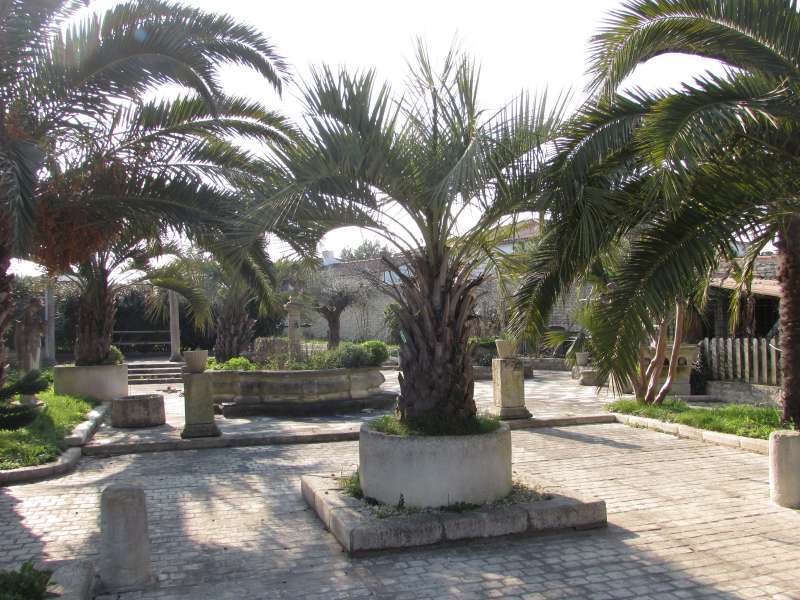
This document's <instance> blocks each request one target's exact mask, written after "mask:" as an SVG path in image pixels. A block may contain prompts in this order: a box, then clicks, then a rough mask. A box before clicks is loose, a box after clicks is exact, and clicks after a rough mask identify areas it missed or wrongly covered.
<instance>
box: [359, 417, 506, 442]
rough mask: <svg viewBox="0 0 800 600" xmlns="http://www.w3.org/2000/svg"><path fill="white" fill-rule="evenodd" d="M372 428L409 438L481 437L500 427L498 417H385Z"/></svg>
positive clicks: (371, 423)
mask: <svg viewBox="0 0 800 600" xmlns="http://www.w3.org/2000/svg"><path fill="white" fill-rule="evenodd" d="M370 427H371V428H372V429H373V430H375V431H378V432H380V433H387V434H389V435H399V436H402V437H409V436H414V435H431V436H436V435H479V434H482V433H491V432H492V431H495V430H496V429H497V428H498V427H500V419H498V418H496V417H484V416H479V417H472V418H469V419H458V420H455V421H453V420H450V419H431V418H424V419H408V420H407V421H401V420H400V419H398V418H397V417H393V416H389V415H387V416H385V417H381V418H380V419H375V420H374V421H371V422H370Z"/></svg>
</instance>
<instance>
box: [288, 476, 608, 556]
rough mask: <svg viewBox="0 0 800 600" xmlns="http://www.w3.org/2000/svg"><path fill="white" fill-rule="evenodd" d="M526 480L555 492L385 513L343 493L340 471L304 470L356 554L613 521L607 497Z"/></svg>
mask: <svg viewBox="0 0 800 600" xmlns="http://www.w3.org/2000/svg"><path fill="white" fill-rule="evenodd" d="M525 483H526V484H528V485H531V486H532V487H536V488H539V489H544V491H545V492H546V493H547V494H548V495H549V496H550V498H549V499H547V500H538V501H532V502H520V503H518V504H510V505H506V506H502V505H500V506H498V505H489V506H484V507H481V508H477V509H475V510H472V511H464V512H462V513H456V512H450V513H448V512H446V511H442V512H428V511H421V512H419V513H414V514H409V515H402V516H400V515H398V516H393V517H388V518H383V519H382V518H379V517H378V516H376V515H372V514H369V512H368V511H367V510H365V503H364V502H363V501H360V500H355V499H354V498H350V497H349V496H346V495H345V494H343V493H342V492H341V490H340V489H339V486H338V484H337V482H336V478H335V477H332V476H329V475H303V476H302V477H301V478H300V489H301V493H302V495H303V498H304V499H305V501H306V503H307V504H308V505H309V507H310V508H311V509H312V510H313V511H314V512H315V513H316V514H317V516H318V517H319V519H320V520H321V521H322V523H323V525H324V526H325V528H326V529H327V530H328V531H330V532H331V533H332V534H333V536H334V537H335V538H336V541H338V542H339V544H340V545H341V546H342V548H343V549H344V550H345V551H346V552H347V553H348V554H350V555H360V554H363V553H366V552H370V551H375V550H386V549H391V548H411V547H414V546H428V545H430V544H447V543H452V542H457V541H459V540H467V539H476V538H489V537H496V536H504V535H525V534H534V533H539V532H543V531H552V530H560V529H593V528H596V527H605V526H606V525H607V516H606V503H605V501H604V500H601V499H599V498H595V497H588V496H582V495H578V494H577V493H575V492H573V491H571V490H569V489H567V488H564V487H563V486H551V485H547V483H546V482H541V481H538V482H536V481H525Z"/></svg>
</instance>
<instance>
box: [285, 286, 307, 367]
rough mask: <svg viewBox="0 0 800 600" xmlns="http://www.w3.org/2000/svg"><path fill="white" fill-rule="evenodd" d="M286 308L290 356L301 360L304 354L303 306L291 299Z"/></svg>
mask: <svg viewBox="0 0 800 600" xmlns="http://www.w3.org/2000/svg"><path fill="white" fill-rule="evenodd" d="M284 308H285V309H286V334H287V335H288V337H289V356H291V357H292V360H300V359H301V358H302V353H303V352H302V351H303V347H302V344H301V343H300V308H302V306H301V304H300V303H299V302H295V301H294V300H292V299H291V298H289V301H288V302H287V303H286V304H285V305H284Z"/></svg>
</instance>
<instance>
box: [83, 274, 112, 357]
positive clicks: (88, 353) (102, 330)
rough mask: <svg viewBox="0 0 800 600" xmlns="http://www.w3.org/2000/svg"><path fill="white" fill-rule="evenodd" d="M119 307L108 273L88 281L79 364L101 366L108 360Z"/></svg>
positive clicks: (85, 293) (84, 294) (84, 298)
mask: <svg viewBox="0 0 800 600" xmlns="http://www.w3.org/2000/svg"><path fill="white" fill-rule="evenodd" d="M116 312H117V306H116V301H115V299H114V294H113V291H112V290H111V286H110V285H109V282H108V278H107V276H106V275H105V274H101V275H99V276H98V277H97V278H96V279H93V280H91V281H89V282H87V285H86V288H85V289H84V290H83V293H82V294H81V298H80V300H79V304H78V332H77V333H78V335H77V339H76V340H75V364H76V365H100V364H103V363H105V362H107V361H108V359H109V354H110V353H111V338H112V336H113V334H114V318H115V316H116Z"/></svg>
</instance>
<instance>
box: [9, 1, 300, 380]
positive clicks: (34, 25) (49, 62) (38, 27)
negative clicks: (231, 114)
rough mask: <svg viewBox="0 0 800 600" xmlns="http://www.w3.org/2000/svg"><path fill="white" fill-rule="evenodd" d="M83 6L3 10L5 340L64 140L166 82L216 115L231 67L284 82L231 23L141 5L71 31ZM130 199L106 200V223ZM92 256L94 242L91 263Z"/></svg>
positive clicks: (249, 35)
mask: <svg viewBox="0 0 800 600" xmlns="http://www.w3.org/2000/svg"><path fill="white" fill-rule="evenodd" d="M83 5H84V3H83V2H78V1H72V0H53V1H41V2H39V1H35V2H32V1H29V0H9V1H7V2H4V3H3V4H2V6H0V337H2V336H4V335H5V333H6V331H7V329H8V326H9V319H10V315H11V313H12V309H13V298H12V295H11V281H12V279H11V276H10V275H9V274H8V268H9V264H10V260H11V258H12V256H14V255H15V254H16V255H24V254H25V253H26V252H28V251H29V249H30V248H29V242H30V239H31V232H32V230H33V229H34V225H35V223H36V220H37V204H38V195H37V190H38V180H39V175H40V173H42V172H43V171H44V172H47V171H49V170H51V169H52V168H53V167H54V165H57V164H58V161H59V159H61V158H63V157H65V156H69V152H70V151H71V150H73V149H71V148H70V147H69V144H68V143H67V146H66V147H65V146H64V144H63V143H62V140H64V139H65V138H66V137H68V136H69V134H70V133H81V132H85V131H87V130H89V129H91V128H92V126H93V124H94V123H95V122H96V121H98V120H100V121H103V120H105V119H107V118H108V117H109V115H113V114H115V113H116V112H117V111H118V108H119V105H120V102H121V101H122V102H124V101H125V100H136V99H138V98H139V97H140V96H141V95H142V94H143V93H145V92H148V91H150V90H153V89H154V88H155V87H157V86H160V85H163V84H178V85H181V86H184V87H188V88H191V89H193V90H194V91H195V92H196V93H197V95H198V96H199V97H200V98H202V99H203V100H204V101H205V103H206V104H207V106H208V107H209V110H211V111H212V112H213V111H215V110H216V107H215V99H216V98H218V97H220V95H221V94H220V91H221V90H220V86H219V83H218V81H217V79H216V69H217V67H218V66H219V65H221V64H223V63H236V64H242V65H246V66H248V67H251V68H253V69H254V70H255V71H256V72H258V73H259V74H260V75H262V76H263V77H265V79H266V80H267V81H268V82H269V83H270V84H271V85H273V86H274V87H276V88H277V89H280V88H281V86H282V83H283V81H284V80H285V77H286V72H287V68H286V65H285V64H284V62H283V61H282V59H281V58H280V57H279V56H277V55H276V53H275V51H274V48H273V47H272V45H271V44H270V43H269V41H268V40H267V39H265V38H264V36H263V35H262V34H260V33H259V32H257V31H256V30H255V29H253V28H251V27H249V26H246V25H242V24H238V23H236V22H235V21H233V20H232V19H230V18H228V17H224V16H217V15H212V14H208V13H205V12H202V11H199V10H196V9H192V8H188V7H185V6H181V5H174V4H172V3H169V2H162V1H159V0H141V1H134V2H125V3H121V4H118V5H116V6H115V7H114V8H112V9H110V10H108V11H107V12H105V13H104V14H102V15H100V16H93V17H89V18H87V19H85V20H84V21H83V22H80V23H77V24H75V25H72V26H69V24H68V21H69V19H71V18H72V17H74V14H75V12H76V10H77V9H79V8H80V7H82V6H83ZM73 139H74V138H73ZM126 200H127V199H125V198H123V201H122V202H113V201H111V200H109V201H107V202H106V207H105V208H106V211H107V212H106V215H115V214H116V212H117V211H118V210H119V209H120V207H124V206H127V201H126ZM94 249H95V248H93V247H91V244H90V245H89V247H87V249H86V253H85V254H84V257H88V256H89V255H90V254H91V252H92V251H93V250H94ZM4 358H5V357H4V356H0V383H1V382H2V380H3V366H2V365H4V364H5V360H4Z"/></svg>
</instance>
